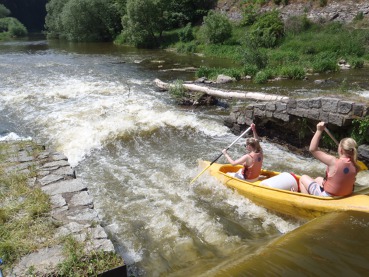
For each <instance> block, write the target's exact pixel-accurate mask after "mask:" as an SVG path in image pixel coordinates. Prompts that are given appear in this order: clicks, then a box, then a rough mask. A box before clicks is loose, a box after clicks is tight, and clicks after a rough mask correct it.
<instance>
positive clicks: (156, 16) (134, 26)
mask: <svg viewBox="0 0 369 277" xmlns="http://www.w3.org/2000/svg"><path fill="white" fill-rule="evenodd" d="M160 8H161V7H160V6H159V5H157V4H156V2H155V1H154V0H137V1H136V0H127V14H126V15H125V16H124V17H123V28H124V30H123V36H124V38H125V40H126V42H128V43H129V44H132V45H134V46H136V47H142V48H153V47H156V46H157V45H158V42H159V41H158V37H159V36H160V35H161V33H162V31H163V30H164V26H163V25H162V22H161V21H162V20H160V19H161V18H160V15H161V14H162V13H163V12H164V11H162V10H160Z"/></svg>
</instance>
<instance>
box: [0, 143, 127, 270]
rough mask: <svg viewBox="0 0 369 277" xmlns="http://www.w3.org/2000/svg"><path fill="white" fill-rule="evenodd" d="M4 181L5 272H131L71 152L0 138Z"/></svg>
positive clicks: (0, 244)
mask: <svg viewBox="0 0 369 277" xmlns="http://www.w3.org/2000/svg"><path fill="white" fill-rule="evenodd" d="M0 179H1V182H0V192H1V194H0V203H1V205H0V222H1V226H0V234H1V241H0V258H1V259H2V260H3V261H4V265H3V267H2V270H3V273H4V276H55V275H58V274H62V275H63V274H64V276H96V275H98V274H100V273H103V272H106V271H107V270H111V269H113V268H117V270H120V273H123V272H126V269H125V266H124V262H123V260H122V258H121V257H120V256H119V255H117V254H116V253H115V249H114V246H113V243H112V242H111V240H110V239H109V237H108V234H107V233H106V232H105V230H104V228H103V227H102V226H101V220H100V218H99V216H98V214H97V212H96V210H94V204H93V197H92V196H91V195H90V194H89V191H88V188H87V186H86V185H85V184H83V182H82V181H81V180H79V179H78V178H77V177H76V173H75V171H74V169H73V168H72V167H71V166H70V164H69V163H68V158H67V157H66V156H64V155H63V154H60V153H58V152H54V151H52V150H50V149H46V148H45V146H43V145H40V144H38V143H36V142H33V141H11V142H0ZM122 276H123V275H122Z"/></svg>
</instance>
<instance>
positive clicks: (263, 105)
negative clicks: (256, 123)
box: [254, 104, 265, 111]
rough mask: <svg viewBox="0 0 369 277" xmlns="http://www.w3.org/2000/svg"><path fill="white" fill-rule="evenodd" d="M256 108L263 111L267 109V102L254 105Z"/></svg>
mask: <svg viewBox="0 0 369 277" xmlns="http://www.w3.org/2000/svg"><path fill="white" fill-rule="evenodd" d="M255 109H259V110H261V111H265V104H256V105H255V106H254V111H255Z"/></svg>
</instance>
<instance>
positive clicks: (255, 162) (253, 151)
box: [222, 123, 263, 182]
mask: <svg viewBox="0 0 369 277" xmlns="http://www.w3.org/2000/svg"><path fill="white" fill-rule="evenodd" d="M250 127H251V129H252V132H253V135H254V137H253V138H247V139H246V145H245V146H246V150H247V154H245V155H243V156H242V157H240V158H239V159H237V160H235V161H234V160H233V159H232V158H231V157H230V156H229V154H228V153H227V149H223V151H222V153H223V154H224V156H225V157H226V159H227V160H228V162H229V163H230V164H232V165H238V164H242V165H243V168H242V169H240V170H239V171H238V172H236V173H232V172H229V173H227V174H229V175H231V176H233V177H236V178H239V179H243V180H246V181H249V182H255V181H257V180H258V178H259V175H260V172H261V167H262V165H263V150H262V148H261V146H260V143H259V136H258V134H257V132H256V126H255V124H254V123H252V124H251V125H250Z"/></svg>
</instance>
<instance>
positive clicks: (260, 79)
mask: <svg viewBox="0 0 369 277" xmlns="http://www.w3.org/2000/svg"><path fill="white" fill-rule="evenodd" d="M268 77H269V76H268V73H267V72H265V71H259V72H258V73H256V75H255V78H254V83H256V84H264V83H266V82H267V81H268Z"/></svg>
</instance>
